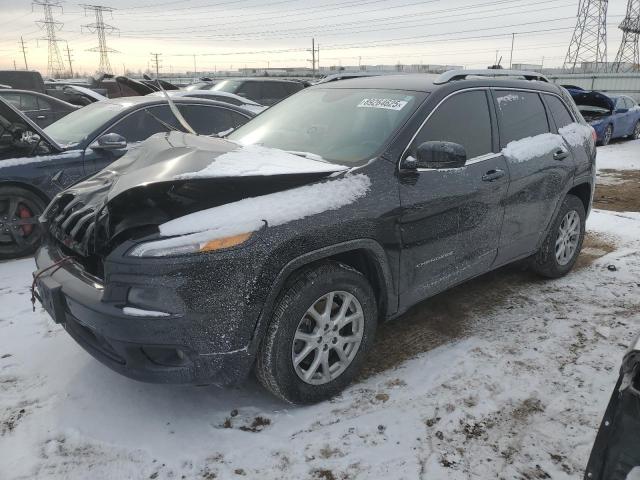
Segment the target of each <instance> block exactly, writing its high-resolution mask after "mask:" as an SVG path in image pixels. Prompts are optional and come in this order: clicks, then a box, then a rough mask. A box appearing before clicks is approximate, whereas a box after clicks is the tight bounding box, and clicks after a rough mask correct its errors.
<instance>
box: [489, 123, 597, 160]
mask: <svg viewBox="0 0 640 480" xmlns="http://www.w3.org/2000/svg"><path fill="white" fill-rule="evenodd" d="M558 131H559V132H560V135H556V134H554V133H543V134H540V135H536V136H535V137H527V138H523V139H521V140H515V141H513V142H509V143H508V144H507V146H506V147H504V148H503V149H502V154H503V155H504V156H505V157H506V158H507V159H508V160H510V161H512V162H514V163H520V162H526V161H528V160H531V159H533V158H536V157H540V156H543V155H546V154H548V153H551V152H553V151H554V150H557V149H559V148H562V147H563V146H564V142H565V140H566V142H567V143H568V144H569V145H571V146H578V145H582V144H584V142H585V141H586V140H588V139H590V138H591V127H588V126H586V125H582V124H580V123H571V124H569V125H567V126H566V127H563V128H561V129H560V130H558Z"/></svg>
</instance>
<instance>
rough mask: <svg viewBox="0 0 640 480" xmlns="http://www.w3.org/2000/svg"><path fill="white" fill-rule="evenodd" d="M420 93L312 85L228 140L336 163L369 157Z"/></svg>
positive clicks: (415, 103)
mask: <svg viewBox="0 0 640 480" xmlns="http://www.w3.org/2000/svg"><path fill="white" fill-rule="evenodd" d="M424 95H425V94H423V93H418V92H406V91H399V90H378V89H337V88H327V89H320V88H312V89H309V90H303V91H302V92H300V93H297V94H295V95H293V96H292V97H289V98H288V99H286V100H284V101H282V102H280V103H279V104H277V105H276V106H274V107H271V108H270V109H268V110H265V111H264V112H263V113H261V114H260V115H259V116H257V117H256V118H255V119H253V120H251V121H250V122H249V123H247V124H246V125H244V126H243V127H241V128H239V129H238V130H236V131H235V132H233V133H232V134H231V135H229V137H227V138H228V139H229V140H233V141H235V142H238V143H240V144H242V145H253V144H259V145H264V146H265V147H271V148H279V149H281V150H287V151H295V152H308V153H312V154H314V155H319V156H320V157H322V158H323V159H324V160H327V161H330V162H334V163H339V164H352V165H354V164H360V163H362V162H364V161H366V160H369V159H371V158H373V157H374V156H375V155H376V154H377V153H378V152H379V151H380V149H381V148H382V147H383V146H384V145H385V144H386V143H387V141H388V140H389V139H390V138H391V136H392V135H393V134H394V133H395V132H396V130H398V128H399V127H400V126H402V124H403V123H404V122H405V121H406V120H407V119H408V118H409V116H410V115H411V114H412V113H413V112H414V111H415V109H416V108H417V106H418V105H419V103H420V102H421V101H422V99H423V98H424Z"/></svg>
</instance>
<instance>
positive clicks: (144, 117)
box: [105, 105, 178, 143]
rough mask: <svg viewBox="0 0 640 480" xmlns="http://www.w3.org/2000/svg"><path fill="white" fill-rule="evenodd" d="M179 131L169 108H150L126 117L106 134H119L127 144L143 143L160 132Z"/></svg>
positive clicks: (164, 106)
mask: <svg viewBox="0 0 640 480" xmlns="http://www.w3.org/2000/svg"><path fill="white" fill-rule="evenodd" d="M171 130H178V127H177V120H175V118H174V117H173V115H172V113H171V110H170V109H169V107H168V106H166V105H163V106H159V107H148V108H143V109H141V110H138V111H136V112H134V113H132V114H130V115H129V116H127V117H125V118H124V119H122V120H121V121H119V122H118V123H116V124H115V125H114V126H113V127H111V128H110V129H109V130H108V131H107V132H105V133H117V134H118V135H122V136H123V137H124V138H126V139H127V142H130V143H131V142H141V141H143V140H146V139H147V138H149V137H150V136H151V135H153V134H155V133H160V132H169V131H171Z"/></svg>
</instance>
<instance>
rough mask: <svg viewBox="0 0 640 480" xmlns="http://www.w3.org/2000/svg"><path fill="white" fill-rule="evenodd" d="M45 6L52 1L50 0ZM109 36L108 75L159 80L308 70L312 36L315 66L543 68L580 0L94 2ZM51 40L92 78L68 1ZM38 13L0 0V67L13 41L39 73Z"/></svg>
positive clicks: (615, 20)
mask: <svg viewBox="0 0 640 480" xmlns="http://www.w3.org/2000/svg"><path fill="white" fill-rule="evenodd" d="M50 1H54V0H50ZM101 4H103V5H104V6H106V7H110V8H113V11H112V12H110V13H109V12H105V13H104V22H105V23H106V24H108V25H111V26H113V27H114V30H113V31H112V32H111V33H110V34H108V36H107V38H106V40H107V45H108V47H109V48H112V49H114V50H116V51H117V52H113V53H110V54H109V60H110V63H111V66H112V68H113V70H114V73H117V74H121V73H123V71H124V69H125V68H126V69H127V70H131V71H136V70H138V69H141V70H145V69H147V68H150V67H152V60H151V58H152V57H151V53H160V54H161V55H160V56H159V58H160V72H161V73H176V72H185V71H193V70H194V55H195V69H196V71H198V72H213V71H221V70H235V69H238V68H242V67H251V68H263V67H284V66H295V67H303V66H311V62H310V59H311V53H310V49H311V39H312V38H315V41H316V43H317V44H319V48H320V65H321V66H330V65H343V66H348V65H358V64H362V65H376V64H392V65H393V64H397V63H402V64H446V65H462V66H464V67H467V68H484V67H486V66H488V65H491V64H493V63H494V62H495V58H496V52H497V56H498V57H503V58H502V65H507V66H508V64H509V55H510V49H511V34H512V33H515V34H516V35H515V42H514V53H513V63H533V64H540V63H542V62H543V58H544V66H545V67H553V66H561V65H562V62H563V60H564V56H565V54H566V51H567V47H568V44H569V41H570V38H571V34H572V29H573V27H574V25H575V21H576V12H577V8H578V0H535V1H534V0H423V1H418V0H271V1H264V0H174V1H171V0H157V1H155V2H154V1H152V0H128V1H125V0H115V1H109V2H106V1H105V2H102V3H101ZM625 9H626V1H625V0H612V1H610V2H609V14H608V56H609V59H610V61H613V59H614V58H615V54H616V52H617V49H618V45H619V42H620V39H621V37H622V34H621V32H620V30H619V29H618V28H617V27H618V24H619V23H620V21H621V20H622V18H623V15H624V13H625ZM53 15H54V19H55V20H56V21H59V22H61V23H62V24H61V25H58V27H59V29H58V30H57V31H56V36H57V38H58V39H59V40H60V41H59V42H58V45H59V47H60V49H61V53H62V55H63V60H64V62H65V65H66V66H67V67H68V61H67V53H66V47H67V45H68V47H69V49H70V51H71V57H72V61H73V67H74V70H75V71H77V72H83V73H84V72H86V73H89V74H92V73H94V72H95V71H96V69H97V67H98V62H99V54H98V53H96V52H91V51H88V50H89V49H91V48H93V47H96V46H97V45H98V37H97V35H96V34H95V33H91V31H90V29H88V28H85V27H83V25H87V24H91V23H94V22H95V17H94V16H93V13H92V12H86V11H85V9H84V8H83V7H82V6H80V4H78V3H75V2H73V1H65V2H62V3H61V8H54V9H53ZM43 17H44V15H43V9H42V7H41V6H37V5H34V6H33V7H32V4H31V2H28V1H25V0H0V69H13V68H14V61H15V62H16V65H17V68H18V69H22V68H24V59H23V55H22V52H21V50H20V43H19V42H20V37H21V36H22V38H23V39H24V42H25V46H26V50H27V63H28V66H29V68H30V69H32V70H33V69H36V70H40V71H42V72H43V73H44V72H46V68H47V41H46V40H42V38H43V37H44V36H45V32H44V31H43V30H42V29H40V28H39V26H38V24H37V23H36V21H37V20H41V19H42V18H43Z"/></svg>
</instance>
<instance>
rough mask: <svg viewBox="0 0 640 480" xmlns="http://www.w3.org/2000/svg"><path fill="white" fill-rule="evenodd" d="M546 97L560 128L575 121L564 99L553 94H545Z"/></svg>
mask: <svg viewBox="0 0 640 480" xmlns="http://www.w3.org/2000/svg"><path fill="white" fill-rule="evenodd" d="M544 98H545V100H546V101H547V105H548V106H549V110H550V112H551V116H552V117H553V120H554V121H555V122H556V126H557V127H558V128H559V129H560V128H562V127H566V126H567V125H569V124H571V123H573V122H574V120H573V117H572V116H571V114H570V113H569V110H567V107H566V106H565V104H564V103H563V102H562V100H560V99H559V98H558V97H555V96H553V95H545V96H544Z"/></svg>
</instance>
